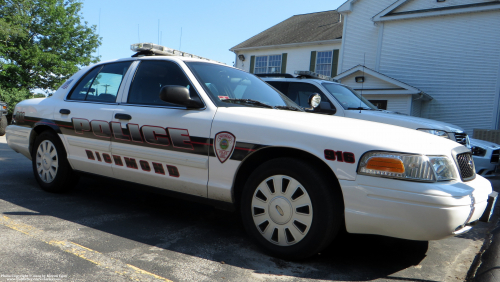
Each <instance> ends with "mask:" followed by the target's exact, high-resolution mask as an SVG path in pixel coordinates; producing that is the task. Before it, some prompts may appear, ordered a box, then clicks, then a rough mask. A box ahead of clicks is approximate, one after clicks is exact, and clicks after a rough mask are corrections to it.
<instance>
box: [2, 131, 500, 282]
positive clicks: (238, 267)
mask: <svg viewBox="0 0 500 282" xmlns="http://www.w3.org/2000/svg"><path fill="white" fill-rule="evenodd" d="M492 182H493V183H494V186H495V189H496V190H497V191H499V190H500V177H496V178H494V179H492ZM499 210H500V209H498V208H497V211H496V214H495V217H494V220H493V222H491V223H489V224H486V223H479V224H478V225H477V226H476V227H475V228H474V229H473V231H471V232H469V233H467V234H464V235H462V236H459V237H452V238H448V239H445V240H441V241H431V242H418V241H407V240H400V239H394V238H388V237H381V236H371V235H346V236H345V237H342V238H340V239H339V240H337V241H336V242H335V243H334V244H333V245H332V246H330V247H329V249H328V250H326V251H325V252H324V253H322V254H318V255H317V256H315V257H313V258H310V259H308V260H305V261H301V262H290V261H285V260H280V259H275V258H272V257H269V256H267V255H265V254H264V253H263V252H262V251H261V250H260V249H259V248H258V246H256V245H255V244H254V243H253V242H252V241H251V240H250V239H249V238H248V237H247V235H246V234H245V232H244V230H243V226H242V225H241V223H240V220H239V217H238V215H237V214H236V213H232V212H227V211H221V210H217V209H215V208H212V207H210V206H205V205H201V204H197V203H193V202H188V201H184V200H178V199H174V198H170V197H167V196H164V195H158V194H153V193H150V192H144V191H140V190H138V189H137V187H134V186H133V185H122V184H121V183H120V184H117V183H114V182H113V181H110V180H102V179H94V178H82V180H81V181H80V183H79V185H78V186H77V187H76V188H75V189H74V191H72V192H70V193H68V194H62V195H60V194H50V193H46V192H43V191H42V190H40V189H39V188H38V185H37V184H36V182H35V179H34V178H33V175H32V171H31V162H30V161H29V160H28V159H26V158H25V157H24V156H22V155H20V154H17V153H15V152H14V151H12V150H11V149H10V148H9V147H8V146H7V144H6V142H5V136H4V137H0V213H1V214H0V262H1V263H0V281H372V280H375V281H395V280H399V281H465V280H467V279H470V278H471V277H472V276H473V274H474V273H475V271H476V270H477V267H478V266H479V261H480V254H481V253H482V251H483V250H482V246H483V242H485V240H486V241H487V240H488V238H489V236H490V232H491V231H492V230H493V229H494V228H495V227H496V226H497V225H498V217H499Z"/></svg>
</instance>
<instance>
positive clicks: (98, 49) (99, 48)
mask: <svg viewBox="0 0 500 282" xmlns="http://www.w3.org/2000/svg"><path fill="white" fill-rule="evenodd" d="M98 33H99V35H98V36H101V8H99V32H98ZM139 42H140V41H139ZM100 50H101V45H99V47H98V48H97V57H99V51H100Z"/></svg>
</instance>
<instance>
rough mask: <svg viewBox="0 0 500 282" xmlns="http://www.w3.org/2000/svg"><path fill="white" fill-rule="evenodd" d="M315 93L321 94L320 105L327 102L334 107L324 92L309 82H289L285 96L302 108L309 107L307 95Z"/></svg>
mask: <svg viewBox="0 0 500 282" xmlns="http://www.w3.org/2000/svg"><path fill="white" fill-rule="evenodd" d="M315 93H317V94H319V95H321V102H322V106H321V107H324V106H323V105H325V104H323V103H328V105H330V108H331V109H335V106H334V105H333V104H332V102H330V100H329V99H328V98H327V97H326V96H325V94H323V92H322V91H321V90H319V89H318V87H316V86H314V85H312V84H309V83H300V82H291V83H290V86H289V87H288V94H287V96H288V98H290V99H291V100H292V101H294V102H295V103H297V104H298V105H299V106H301V107H303V108H309V103H308V102H309V96H311V94H315Z"/></svg>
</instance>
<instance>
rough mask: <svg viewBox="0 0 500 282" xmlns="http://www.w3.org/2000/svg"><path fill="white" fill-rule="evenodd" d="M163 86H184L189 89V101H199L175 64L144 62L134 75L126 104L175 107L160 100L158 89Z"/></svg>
mask: <svg viewBox="0 0 500 282" xmlns="http://www.w3.org/2000/svg"><path fill="white" fill-rule="evenodd" d="M165 85H180V86H185V87H187V88H188V89H189V93H190V95H191V99H193V100H198V101H199V100H200V97H199V96H198V94H197V93H196V91H195V90H194V87H193V86H192V85H191V83H189V80H188V79H187V77H186V75H185V74H184V72H183V71H182V70H181V68H180V67H179V66H178V65H177V64H175V63H173V62H167V61H149V60H144V61H142V62H141V64H140V65H139V68H138V69H137V71H136V73H135V77H134V80H133V81H132V85H131V86H130V91H129V94H128V99H127V103H129V104H142V105H159V106H176V105H174V104H170V103H167V102H164V101H162V100H161V99H160V89H161V88H162V87H163V86H165Z"/></svg>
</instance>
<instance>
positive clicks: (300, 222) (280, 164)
mask: <svg viewBox="0 0 500 282" xmlns="http://www.w3.org/2000/svg"><path fill="white" fill-rule="evenodd" d="M336 189H338V185H337V184H336V183H332V182H331V181H329V180H328V179H326V177H325V176H324V175H322V174H321V172H320V171H318V170H317V169H315V167H314V166H312V165H310V164H308V163H304V162H301V161H299V160H296V159H291V158H280V159H274V160H271V161H268V162H266V163H264V164H262V165H261V166H259V167H258V168H257V169H256V170H255V171H254V172H253V173H252V174H251V176H250V177H249V179H248V181H247V183H246V185H245V187H244V190H243V193H242V199H241V214H242V217H243V223H244V225H245V228H246V230H247V232H248V233H249V234H250V235H251V236H252V237H253V238H254V239H255V240H256V241H257V242H258V243H259V244H260V245H261V246H263V247H264V249H265V250H266V251H267V252H269V253H270V254H271V255H273V256H276V257H281V258H285V259H301V258H306V257H309V256H312V255H314V254H317V253H318V252H320V251H321V250H322V249H324V248H325V247H327V246H328V245H329V244H330V243H331V241H332V240H333V238H334V237H335V235H336V234H337V232H338V230H339V228H340V226H341V223H342V222H343V208H342V201H341V197H342V195H341V194H340V193H339V191H338V190H336Z"/></svg>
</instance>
